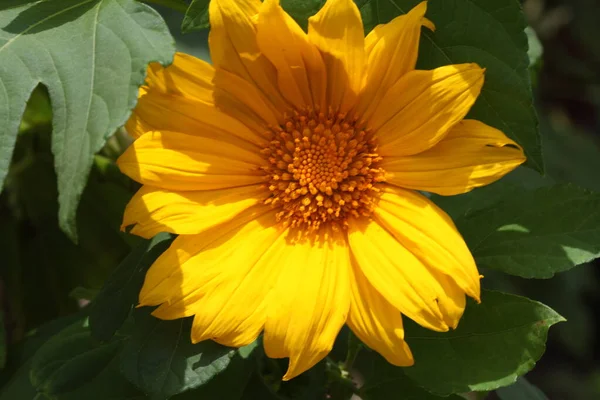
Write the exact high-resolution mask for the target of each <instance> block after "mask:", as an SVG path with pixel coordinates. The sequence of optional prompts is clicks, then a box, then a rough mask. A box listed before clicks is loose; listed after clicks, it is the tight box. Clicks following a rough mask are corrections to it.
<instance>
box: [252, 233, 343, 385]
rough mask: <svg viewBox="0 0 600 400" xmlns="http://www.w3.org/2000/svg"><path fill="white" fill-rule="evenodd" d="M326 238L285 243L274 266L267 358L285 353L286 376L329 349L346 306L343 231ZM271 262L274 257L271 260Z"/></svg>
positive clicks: (298, 371)
mask: <svg viewBox="0 0 600 400" xmlns="http://www.w3.org/2000/svg"><path fill="white" fill-rule="evenodd" d="M329 235H330V239H329V240H326V242H325V243H323V242H322V241H321V242H315V243H311V242H309V241H304V242H300V243H294V242H288V243H286V245H285V247H286V248H285V250H284V251H282V252H281V258H280V259H279V260H278V265H279V266H280V268H281V275H280V276H279V280H278V281H277V284H276V285H275V288H274V289H273V300H272V301H271V302H270V303H269V310H268V313H267V322H266V324H265V334H264V346H265V352H266V353H267V355H268V356H269V357H272V358H282V357H289V358H290V363H289V367H288V371H287V373H286V374H285V376H284V377H283V380H289V379H291V378H293V377H295V376H297V375H299V374H301V373H302V372H304V371H306V370H307V369H309V368H311V367H312V366H313V365H315V364H316V363H317V362H319V361H320V360H321V359H323V357H325V356H326V355H327V354H328V353H329V351H330V350H331V348H332V346H333V343H334V341H335V338H336V336H337V334H338V332H339V330H340V329H341V327H342V326H343V325H344V323H345V322H346V319H347V316H348V310H349V307H350V287H349V285H350V284H349V273H350V260H349V254H348V246H347V243H346V241H345V238H344V237H343V236H342V234H341V233H339V232H338V233H334V232H329ZM274 261H275V260H274Z"/></svg>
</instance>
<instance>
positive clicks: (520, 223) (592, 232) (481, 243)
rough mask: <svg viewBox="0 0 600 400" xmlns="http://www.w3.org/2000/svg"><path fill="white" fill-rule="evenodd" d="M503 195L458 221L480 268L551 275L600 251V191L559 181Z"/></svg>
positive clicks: (598, 253) (593, 256)
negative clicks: (499, 199) (494, 202)
mask: <svg viewBox="0 0 600 400" xmlns="http://www.w3.org/2000/svg"><path fill="white" fill-rule="evenodd" d="M501 200H502V201H501V202H499V203H496V204H494V205H493V206H491V207H489V208H486V209H483V210H479V211H477V212H473V213H471V214H467V215H466V216H464V217H463V218H459V219H457V220H456V224H457V227H458V229H459V231H460V232H461V233H462V235H463V237H464V238H465V241H466V242H467V244H468V245H469V248H470V249H471V252H472V253H473V256H474V257H475V260H476V262H477V265H478V266H479V267H484V268H490V269H497V270H500V271H503V272H506V273H508V274H512V275H517V276H521V277H524V278H550V277H552V276H553V275H554V274H555V273H557V272H561V271H565V270H568V269H570V268H572V267H574V266H576V265H579V264H582V263H585V262H588V261H591V260H593V259H595V258H597V257H599V256H600V193H596V192H591V191H588V190H586V189H580V188H578V187H576V186H573V185H556V186H551V187H542V188H539V189H537V190H535V191H529V192H528V191H521V192H520V193H519V194H518V195H515V194H514V193H510V192H509V193H507V194H506V195H505V196H503V197H502V198H501Z"/></svg>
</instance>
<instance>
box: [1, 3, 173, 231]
mask: <svg viewBox="0 0 600 400" xmlns="http://www.w3.org/2000/svg"><path fill="white" fill-rule="evenodd" d="M22 3H23V4H25V3H28V2H27V1H23V2H22ZM173 53H174V43H173V40H172V38H171V36H170V35H169V31H168V29H167V27H166V25H165V24H164V22H163V20H162V19H161V17H160V16H159V15H158V14H157V13H156V12H155V11H154V10H153V9H151V8H150V7H148V6H146V5H144V4H141V3H138V2H136V1H134V0H61V1H57V0H42V1H37V2H35V3H31V4H26V5H23V6H21V7H16V8H9V9H7V10H3V11H2V12H0V93H1V94H0V127H1V128H0V184H1V183H2V182H3V180H4V178H5V177H6V174H7V171H8V166H9V163H10V159H11V154H12V151H13V147H14V143H15V139H16V135H17V130H18V127H19V123H20V120H21V115H22V114H23V111H24V108H25V103H26V101H27V99H28V97H29V95H30V94H31V92H32V90H33V89H34V88H35V87H36V86H37V85H38V84H39V83H40V82H41V83H43V84H44V85H46V86H47V88H48V91H49V93H50V97H51V101H52V110H53V140H52V151H53V153H54V164H55V169H56V172H57V176H58V193H59V195H58V196H59V203H60V210H59V222H60V226H61V228H62V229H63V230H64V231H65V232H67V233H68V234H69V235H70V236H71V237H72V238H76V229H75V223H74V221H75V211H76V209H77V204H78V201H79V197H80V196H81V193H82V191H83V188H84V187H85V184H86V181H87V175H88V173H89V171H90V168H91V166H92V162H93V156H94V153H96V152H97V151H98V150H99V149H100V148H101V147H102V146H103V145H104V143H105V140H106V138H107V137H108V136H110V135H111V134H112V133H113V132H114V131H115V130H116V129H117V128H118V127H119V126H121V125H123V124H124V123H125V121H126V120H127V118H128V116H129V114H130V110H131V109H132V108H133V107H134V106H135V103H136V97H137V88H138V86H139V85H141V84H142V82H143V80H144V75H145V69H146V65H147V64H148V63H149V62H151V61H159V62H161V63H163V64H167V63H169V62H170V60H171V58H172V55H173Z"/></svg>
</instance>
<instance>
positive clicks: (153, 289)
mask: <svg viewBox="0 0 600 400" xmlns="http://www.w3.org/2000/svg"><path fill="white" fill-rule="evenodd" d="M272 211H273V210H272V209H271V208H270V207H268V206H265V205H256V206H253V207H250V208H248V209H246V210H244V211H242V212H241V213H240V214H239V215H238V216H237V217H236V218H233V219H231V220H230V221H228V222H225V223H223V224H221V225H217V226H215V227H213V228H211V229H208V230H206V231H203V232H201V233H200V234H197V235H180V236H178V237H177V239H175V241H173V243H172V244H171V247H169V249H168V250H167V251H165V252H164V253H163V254H162V255H161V256H160V257H159V258H158V259H157V260H156V261H155V262H154V264H153V265H152V266H151V267H150V269H149V270H148V272H147V273H146V278H145V280H144V285H143V286H142V289H141V291H140V296H139V301H140V306H156V305H159V304H162V303H169V304H172V303H174V301H175V299H182V298H183V297H185V298H187V299H188V300H191V298H190V297H189V295H190V294H192V293H194V292H195V291H196V288H195V285H194V282H193V279H192V278H194V276H195V275H193V274H203V273H204V269H203V268H195V267H194V266H193V265H194V263H191V264H188V261H189V260H190V259H191V258H192V257H195V256H196V255H197V254H199V253H201V252H203V251H208V250H210V251H216V252H217V253H209V254H215V255H218V254H220V253H218V250H217V248H221V249H223V250H227V249H229V250H228V251H232V249H231V248H228V247H222V245H225V244H226V242H227V240H228V239H231V238H234V237H238V239H240V240H241V239H242V237H241V236H239V235H243V234H244V233H245V232H248V231H251V230H252V229H253V227H257V225H256V222H254V221H263V220H264V219H265V218H267V219H266V220H267V221H270V219H269V218H268V217H267V215H272ZM263 224H264V223H263ZM267 225H268V226H270V225H271V223H268V224H267ZM261 226H262V225H261ZM236 240H237V239H236ZM211 249H212V250H211ZM182 266H185V267H186V268H183V267H182ZM187 267H189V268H187ZM214 268H217V267H216V266H215V267H214ZM214 268H213V270H214ZM206 272H207V273H208V272H210V271H209V270H208V269H207V270H206ZM213 272H214V271H213ZM182 274H183V275H186V276H190V277H191V278H190V280H186V282H185V285H181V283H182V279H181V277H182ZM174 288H176V290H174ZM182 294H183V295H185V296H182ZM200 294H201V293H200ZM190 310H191V309H189V308H187V309H186V313H187V314H185V316H190V315H193V313H190ZM182 316H183V314H182ZM173 318H179V317H175V316H174V317H173Z"/></svg>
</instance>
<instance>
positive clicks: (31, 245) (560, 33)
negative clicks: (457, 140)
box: [0, 0, 600, 400]
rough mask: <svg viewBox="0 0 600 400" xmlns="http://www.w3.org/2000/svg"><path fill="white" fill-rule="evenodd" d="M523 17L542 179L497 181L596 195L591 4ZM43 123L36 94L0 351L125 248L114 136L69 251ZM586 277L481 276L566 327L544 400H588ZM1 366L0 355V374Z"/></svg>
mask: <svg viewBox="0 0 600 400" xmlns="http://www.w3.org/2000/svg"><path fill="white" fill-rule="evenodd" d="M523 6H524V10H525V13H526V15H527V18H528V21H529V24H530V26H531V28H532V30H531V31H530V32H529V33H528V34H529V35H530V46H531V49H530V56H531V57H532V60H533V62H532V67H531V75H532V82H533V84H534V93H535V101H536V105H537V110H538V115H539V119H540V131H541V135H542V138H543V145H544V159H545V162H546V176H544V177H540V176H539V175H537V173H535V172H533V171H531V170H528V169H525V168H521V169H519V170H517V171H516V172H515V173H514V174H512V175H511V176H510V177H508V178H507V179H508V180H513V181H518V182H519V183H520V184H525V185H527V186H532V187H536V186H543V185H547V184H550V183H553V182H573V183H576V184H578V185H580V186H582V187H586V188H589V189H593V190H597V191H600V178H599V174H600V40H597V39H596V38H598V37H600V23H599V21H600V2H599V1H597V0H525V1H524V2H523ZM156 8H157V9H158V10H159V11H160V12H161V13H162V15H163V16H164V18H165V19H166V20H167V22H168V23H169V24H170V26H171V29H172V32H173V34H174V35H175V37H176V39H177V43H178V48H179V50H180V51H184V52H187V53H191V54H194V55H196V56H198V57H201V58H204V59H208V58H209V54H208V49H207V32H205V31H203V32H197V33H192V34H189V35H185V36H184V35H182V34H181V33H180V30H179V27H180V25H181V20H182V14H180V13H177V12H175V11H172V10H169V9H166V8H162V7H159V6H157V7H156ZM50 121H51V111H50V106H49V102H48V97H47V93H46V92H45V90H44V89H43V88H39V89H38V90H36V91H35V92H34V95H33V96H32V98H31V100H30V102H29V106H28V109H27V111H26V114H25V116H24V118H23V123H22V125H21V132H20V135H19V139H18V142H17V147H16V150H15V154H14V157H13V164H12V167H11V170H10V172H9V176H8V178H7V182H6V188H5V190H4V191H3V192H2V194H1V195H0V237H2V238H7V239H8V240H2V241H0V254H2V255H3V263H4V266H3V268H2V269H1V270H0V340H7V341H8V343H18V342H19V341H20V340H21V339H23V338H24V337H25V336H26V334H27V332H29V331H30V330H31V329H34V328H36V327H38V326H40V324H42V323H44V322H47V321H50V320H52V319H55V318H57V317H58V316H64V315H68V314H71V313H73V312H76V311H77V310H78V309H79V308H80V307H81V305H83V304H85V303H86V302H87V301H89V300H90V299H92V298H93V297H94V295H95V293H97V291H98V290H99V289H100V287H101V286H102V283H103V282H104V280H105V279H106V277H107V276H108V274H109V273H110V272H111V271H112V270H113V269H114V267H115V266H116V265H117V264H118V263H119V262H120V261H121V260H122V259H123V258H124V257H125V256H126V255H127V254H128V252H129V251H130V249H131V247H132V246H133V245H134V244H135V241H136V239H135V238H133V237H131V236H128V235H125V234H122V233H120V232H119V231H118V227H119V224H120V218H121V215H122V211H123V208H124V206H125V204H126V202H127V200H128V199H129V197H130V196H131V194H132V193H133V192H134V191H135V190H136V189H137V186H136V184H134V183H133V182H131V181H129V180H128V179H127V178H125V177H123V176H122V175H120V173H119V172H118V171H117V170H116V169H115V167H114V165H113V164H112V163H111V162H110V160H111V159H114V158H115V157H116V156H117V155H118V152H119V151H120V149H121V148H123V146H124V141H125V140H126V138H125V136H124V135H123V133H122V132H121V133H117V135H115V137H114V138H112V139H111V140H110V141H109V143H108V144H107V146H106V147H105V148H104V149H103V150H102V152H101V154H99V155H98V156H97V157H96V162H95V166H94V169H93V173H92V175H91V176H90V182H89V184H88V187H87V189H86V191H85V193H84V195H83V197H82V202H81V205H80V208H79V212H78V230H79V244H78V245H75V244H73V243H72V242H71V241H70V240H69V239H68V238H67V237H66V236H65V235H64V234H63V233H62V232H61V231H60V230H59V228H58V225H57V220H56V215H57V202H56V196H57V192H56V183H55V182H56V178H55V176H54V172H53V164H52V163H53V160H52V155H51V153H50V142H49V138H50V130H51V125H50ZM15 233H16V234H15ZM598 266H600V263H594V264H588V265H584V266H580V267H578V268H575V269H573V270H571V271H569V272H567V273H563V274H559V275H557V276H555V277H554V278H552V279H550V280H542V281H540V280H538V281H534V280H521V279H518V278H512V277H508V276H506V275H499V274H498V275H496V274H491V273H490V274H486V278H485V280H484V286H487V287H488V288H496V289H501V290H504V291H508V292H512V293H516V294H522V295H525V296H528V297H531V298H532V299H535V300H539V301H542V302H543V303H545V304H548V305H549V306H550V307H552V308H554V309H555V310H556V311H558V312H559V313H561V314H562V315H563V316H565V317H566V318H567V320H568V322H567V323H562V324H559V325H557V326H556V327H554V328H552V329H551V330H550V338H549V341H548V349H547V352H546V354H545V355H544V357H543V358H542V359H541V361H540V362H539V363H538V365H537V367H536V368H535V369H534V370H533V372H531V373H530V374H528V376H527V378H528V379H529V381H531V382H532V383H534V384H536V385H537V386H538V387H540V388H541V389H542V390H543V391H544V392H545V393H546V395H547V396H548V397H549V398H550V399H551V400H573V399H574V400H588V399H589V400H592V399H599V398H600V335H599V334H598V333H599V328H600V285H599V282H600V279H599V278H600V275H599V272H598V271H597V267H598ZM5 361H6V360H4V359H3V356H2V355H0V366H2V365H3V364H4V363H5ZM1 385H2V378H0V386H1ZM493 396H497V395H496V394H494V395H492V396H491V397H493ZM503 398H509V397H503ZM515 400H517V399H515Z"/></svg>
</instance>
